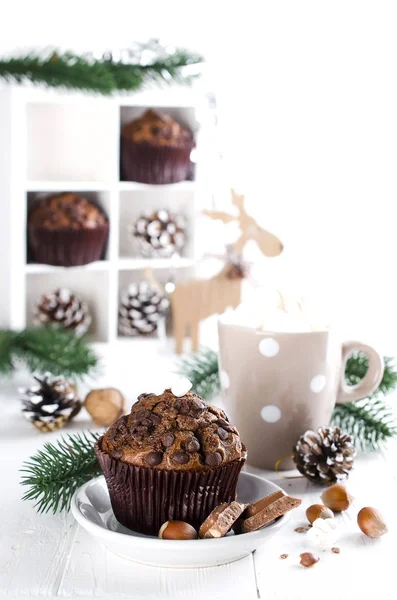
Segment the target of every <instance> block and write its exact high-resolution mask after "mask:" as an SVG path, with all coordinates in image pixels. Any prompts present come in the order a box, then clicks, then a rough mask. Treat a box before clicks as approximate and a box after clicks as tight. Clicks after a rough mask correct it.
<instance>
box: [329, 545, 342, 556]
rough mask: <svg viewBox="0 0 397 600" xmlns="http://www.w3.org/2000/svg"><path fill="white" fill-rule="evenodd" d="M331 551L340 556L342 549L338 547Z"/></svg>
mask: <svg viewBox="0 0 397 600" xmlns="http://www.w3.org/2000/svg"><path fill="white" fill-rule="evenodd" d="M331 550H332V552H333V553H334V554H340V548H338V547H337V546H334V547H333V548H331Z"/></svg>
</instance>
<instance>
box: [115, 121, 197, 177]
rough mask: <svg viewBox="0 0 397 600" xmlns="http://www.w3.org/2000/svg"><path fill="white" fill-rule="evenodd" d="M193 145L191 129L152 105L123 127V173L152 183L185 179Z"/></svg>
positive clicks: (125, 175) (189, 165)
mask: <svg viewBox="0 0 397 600" xmlns="http://www.w3.org/2000/svg"><path fill="white" fill-rule="evenodd" d="M194 146H195V143H194V139H193V135H192V133H191V132H190V131H188V130H187V129H185V128H184V127H182V125H180V124H179V123H178V122H177V121H175V120H174V119H172V118H171V117H170V116H169V115H167V114H164V113H162V112H159V111H156V110H152V109H149V110H147V111H146V112H145V113H144V114H143V115H142V116H141V117H139V119H134V120H133V121H131V122H130V123H127V125H125V126H124V127H123V129H122V131H121V177H122V179H123V180H124V181H138V182H141V183H150V184H166V183H177V182H178V181H184V180H185V179H188V177H189V170H190V167H191V162H190V153H191V151H192V149H193V148H194Z"/></svg>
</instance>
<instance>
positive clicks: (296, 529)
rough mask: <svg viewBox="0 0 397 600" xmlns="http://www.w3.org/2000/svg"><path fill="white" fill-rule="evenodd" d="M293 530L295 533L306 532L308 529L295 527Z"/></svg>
mask: <svg viewBox="0 0 397 600" xmlns="http://www.w3.org/2000/svg"><path fill="white" fill-rule="evenodd" d="M294 531H296V533H306V531H309V527H295V529H294Z"/></svg>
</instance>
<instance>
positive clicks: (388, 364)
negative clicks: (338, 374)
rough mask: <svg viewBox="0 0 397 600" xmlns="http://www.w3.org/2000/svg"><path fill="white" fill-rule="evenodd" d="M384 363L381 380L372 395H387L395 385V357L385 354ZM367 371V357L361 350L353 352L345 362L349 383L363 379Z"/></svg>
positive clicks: (396, 383) (396, 379)
mask: <svg viewBox="0 0 397 600" xmlns="http://www.w3.org/2000/svg"><path fill="white" fill-rule="evenodd" d="M384 363H385V370H384V372H383V377H382V381H381V382H380V385H379V387H378V389H377V390H376V391H375V392H374V393H373V394H372V397H374V396H378V395H379V393H382V394H383V395H387V394H389V393H390V392H392V391H393V390H394V389H395V388H396V387H397V367H396V364H395V359H394V358H391V357H390V356H385V357H384ZM367 371H368V357H367V356H365V354H363V353H362V352H358V353H355V354H353V355H352V356H351V357H350V358H349V359H348V361H347V363H346V371H345V377H346V382H347V383H348V384H350V385H356V384H357V383H359V382H360V381H361V380H362V379H363V377H364V376H365V374H366V372H367Z"/></svg>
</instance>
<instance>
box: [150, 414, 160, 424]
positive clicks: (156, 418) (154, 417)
mask: <svg viewBox="0 0 397 600" xmlns="http://www.w3.org/2000/svg"><path fill="white" fill-rule="evenodd" d="M150 420H151V422H152V423H153V425H159V424H160V423H161V418H160V417H159V416H158V415H150Z"/></svg>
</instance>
